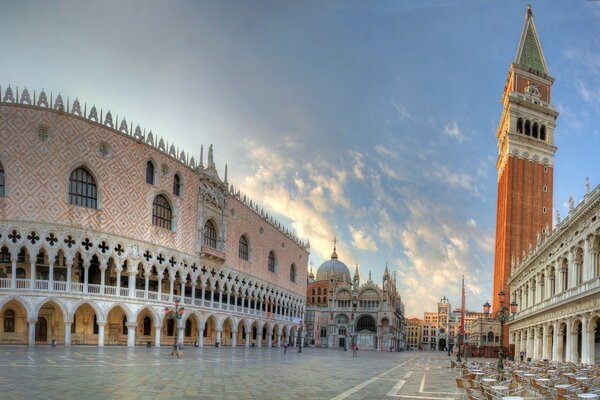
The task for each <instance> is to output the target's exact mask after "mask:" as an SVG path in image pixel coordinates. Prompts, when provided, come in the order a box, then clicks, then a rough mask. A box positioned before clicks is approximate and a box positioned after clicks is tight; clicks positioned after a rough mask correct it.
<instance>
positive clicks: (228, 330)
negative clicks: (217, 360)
mask: <svg viewBox="0 0 600 400" xmlns="http://www.w3.org/2000/svg"><path fill="white" fill-rule="evenodd" d="M232 331H233V323H232V322H231V319H229V318H227V319H226V320H225V321H223V330H222V332H221V346H231V342H232V340H233V333H232Z"/></svg>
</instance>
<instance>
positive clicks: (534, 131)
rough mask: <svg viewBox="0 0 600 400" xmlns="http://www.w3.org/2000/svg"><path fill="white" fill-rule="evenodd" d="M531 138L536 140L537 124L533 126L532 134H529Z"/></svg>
mask: <svg viewBox="0 0 600 400" xmlns="http://www.w3.org/2000/svg"><path fill="white" fill-rule="evenodd" d="M531 136H533V137H534V138H536V139H537V137H538V124H537V122H535V123H534V124H533V133H532V134H531Z"/></svg>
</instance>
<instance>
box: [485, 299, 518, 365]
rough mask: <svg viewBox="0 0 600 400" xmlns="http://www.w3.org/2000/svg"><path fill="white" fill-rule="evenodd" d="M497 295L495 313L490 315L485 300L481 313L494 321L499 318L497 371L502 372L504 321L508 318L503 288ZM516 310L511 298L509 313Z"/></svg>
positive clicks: (488, 305) (488, 306) (488, 304)
mask: <svg viewBox="0 0 600 400" xmlns="http://www.w3.org/2000/svg"><path fill="white" fill-rule="evenodd" d="M498 297H499V298H500V310H498V311H496V313H495V314H492V315H491V316H490V307H491V306H490V303H488V302H487V301H486V302H485V304H484V305H483V314H484V315H485V318H486V320H488V321H496V320H499V321H500V351H499V352H498V367H497V368H498V372H499V373H502V372H504V363H503V360H504V323H505V322H506V320H507V318H508V311H509V310H508V308H506V305H505V300H506V295H505V294H504V290H501V291H500V293H498ZM516 312H517V302H516V301H514V300H513V302H512V303H510V313H511V314H514V313H516Z"/></svg>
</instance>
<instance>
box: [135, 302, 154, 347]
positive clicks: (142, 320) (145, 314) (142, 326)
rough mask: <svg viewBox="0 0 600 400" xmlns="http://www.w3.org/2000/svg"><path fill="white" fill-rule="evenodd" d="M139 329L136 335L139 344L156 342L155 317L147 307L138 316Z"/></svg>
mask: <svg viewBox="0 0 600 400" xmlns="http://www.w3.org/2000/svg"><path fill="white" fill-rule="evenodd" d="M137 331H138V334H137V335H135V339H136V344H137V345H145V344H146V342H154V318H153V315H152V313H151V312H150V311H149V310H148V309H147V308H144V309H143V310H142V311H140V313H139V314H138V316H137Z"/></svg>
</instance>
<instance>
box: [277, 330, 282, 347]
mask: <svg viewBox="0 0 600 400" xmlns="http://www.w3.org/2000/svg"><path fill="white" fill-rule="evenodd" d="M277 347H281V333H280V334H279V335H277Z"/></svg>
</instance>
